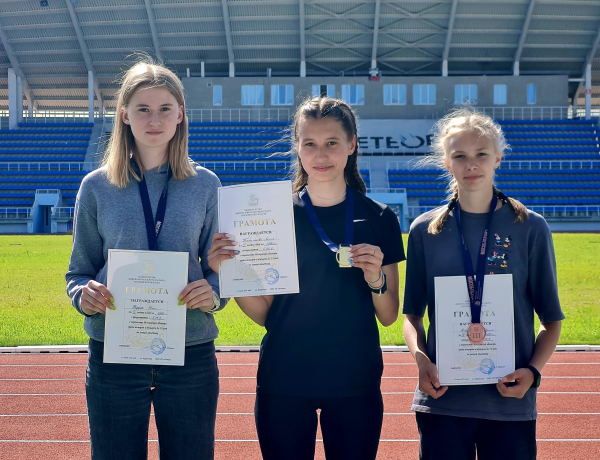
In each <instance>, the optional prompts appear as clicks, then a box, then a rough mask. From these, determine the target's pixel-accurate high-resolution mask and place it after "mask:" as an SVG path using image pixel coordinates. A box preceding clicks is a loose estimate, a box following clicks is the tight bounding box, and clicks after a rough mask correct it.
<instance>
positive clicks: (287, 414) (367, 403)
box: [254, 392, 506, 460]
mask: <svg viewBox="0 0 600 460" xmlns="http://www.w3.org/2000/svg"><path fill="white" fill-rule="evenodd" d="M317 409H321V413H320V416H319V415H318V414H317ZM254 416H255V419H256V429H257V431H258V441H259V443H260V450H261V451H262V455H263V458H264V460H283V459H285V460H313V459H314V457H315V439H316V436H317V424H318V422H319V419H320V422H321V432H322V434H323V444H324V447H325V457H326V458H327V460H375V457H376V456H377V448H378V446H379V435H380V433H381V424H382V422H383V399H382V397H381V392H378V393H375V394H369V395H365V396H358V397H353V398H324V399H323V398H298V397H293V396H275V395H268V394H262V393H260V392H259V393H258V394H257V395H256V404H255V406H254ZM504 460H506V459H504Z"/></svg>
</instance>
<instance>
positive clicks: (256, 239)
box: [219, 181, 300, 297]
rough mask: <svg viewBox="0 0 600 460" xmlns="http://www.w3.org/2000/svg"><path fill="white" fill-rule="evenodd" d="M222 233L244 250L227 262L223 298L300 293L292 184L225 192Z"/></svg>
mask: <svg viewBox="0 0 600 460" xmlns="http://www.w3.org/2000/svg"><path fill="white" fill-rule="evenodd" d="M219 231H220V232H223V233H229V234H231V235H234V236H235V240H236V242H237V246H235V249H237V250H239V251H240V253H239V254H238V255H236V256H235V257H234V258H233V259H231V260H225V261H223V262H221V266H220V268H219V286H220V294H221V297H251V296H259V295H277V294H297V293H298V292H300V286H299V282H298V259H297V256H296V233H295V230H294V208H293V202H292V184H291V182H290V181H277V182H260V183H255V184H243V185H232V186H230V187H221V188H219Z"/></svg>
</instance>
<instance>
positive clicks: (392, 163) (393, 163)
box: [385, 160, 437, 171]
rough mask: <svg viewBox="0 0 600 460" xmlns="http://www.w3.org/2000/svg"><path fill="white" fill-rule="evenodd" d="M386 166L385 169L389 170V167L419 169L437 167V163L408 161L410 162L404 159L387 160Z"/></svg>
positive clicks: (408, 169)
mask: <svg viewBox="0 0 600 460" xmlns="http://www.w3.org/2000/svg"><path fill="white" fill-rule="evenodd" d="M385 167H386V171H389V170H390V169H397V170H407V171H419V170H420V169H435V168H436V167H437V165H436V164H435V163H433V162H432V163H429V164H427V163H423V164H418V161H412V160H411V161H410V162H405V161H388V162H387V163H386V164H385Z"/></svg>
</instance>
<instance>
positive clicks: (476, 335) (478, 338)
mask: <svg viewBox="0 0 600 460" xmlns="http://www.w3.org/2000/svg"><path fill="white" fill-rule="evenodd" d="M486 335H487V331H486V330H485V327H483V324H481V323H471V324H470V325H469V329H468V330H467V337H468V338H469V341H470V342H471V343H472V344H474V345H480V344H482V343H483V341H484V340H485V337H486Z"/></svg>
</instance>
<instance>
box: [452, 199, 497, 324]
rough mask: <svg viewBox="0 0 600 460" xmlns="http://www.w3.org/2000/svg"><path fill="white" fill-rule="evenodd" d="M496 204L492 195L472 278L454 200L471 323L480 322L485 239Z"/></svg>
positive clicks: (471, 266)
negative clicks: (475, 275)
mask: <svg viewBox="0 0 600 460" xmlns="http://www.w3.org/2000/svg"><path fill="white" fill-rule="evenodd" d="M497 204H498V197H497V196H496V195H494V198H492V203H491V204H490V211H489V213H488V220H487V223H486V224H485V230H484V231H483V237H482V238H481V247H480V249H479V254H478V255H477V277H476V278H475V279H473V278H474V274H475V271H474V270H473V263H472V262H471V256H469V250H468V249H467V245H466V244H465V237H464V235H463V232H462V228H461V226H460V203H459V202H458V201H457V202H456V208H455V210H454V217H455V218H456V225H457V227H458V234H459V235H460V240H461V243H462V259H463V266H464V268H465V277H466V278H467V290H468V291H469V302H470V304H471V323H481V300H482V298H483V281H484V279H485V262H486V260H487V259H486V252H487V251H486V249H487V240H488V234H489V232H490V225H491V224H492V217H493V216H494V211H495V210H496V205H497Z"/></svg>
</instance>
